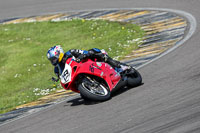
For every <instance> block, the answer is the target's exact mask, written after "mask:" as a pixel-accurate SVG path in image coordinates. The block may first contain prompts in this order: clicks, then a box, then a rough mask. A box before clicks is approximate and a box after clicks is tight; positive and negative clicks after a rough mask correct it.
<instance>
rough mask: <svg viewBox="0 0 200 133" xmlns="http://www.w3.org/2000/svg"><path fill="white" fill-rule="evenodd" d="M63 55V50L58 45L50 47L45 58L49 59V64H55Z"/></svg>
mask: <svg viewBox="0 0 200 133" xmlns="http://www.w3.org/2000/svg"><path fill="white" fill-rule="evenodd" d="M63 56H64V51H63V49H62V47H61V46H60V45H56V46H53V47H51V48H50V49H49V50H48V52H47V58H48V60H50V61H51V64H52V65H54V66H56V65H57V64H58V63H59V62H61V60H62V58H63Z"/></svg>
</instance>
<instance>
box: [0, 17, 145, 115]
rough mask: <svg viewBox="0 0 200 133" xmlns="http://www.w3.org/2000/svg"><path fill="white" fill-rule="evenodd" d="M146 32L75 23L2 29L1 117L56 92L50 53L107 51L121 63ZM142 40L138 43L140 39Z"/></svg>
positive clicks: (131, 27)
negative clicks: (54, 50)
mask: <svg viewBox="0 0 200 133" xmlns="http://www.w3.org/2000/svg"><path fill="white" fill-rule="evenodd" d="M143 36H144V31H143V30H141V28H140V27H139V26H137V25H134V24H127V23H119V22H109V21H103V20H80V19H73V20H70V21H62V22H50V21H49V22H36V23H20V24H8V25H0V113H5V112H7V111H10V110H12V109H14V108H15V107H16V106H18V105H21V104H24V103H27V102H31V101H34V100H36V99H38V98H40V97H41V96H42V95H47V94H48V93H51V92H53V91H55V88H54V87H53V86H52V85H53V82H52V81H51V80H50V78H51V77H52V76H54V74H53V66H52V65H51V64H50V62H49V61H48V60H47V58H46V52H47V50H48V49H49V48H50V47H51V46H53V45H56V44H60V45H61V46H62V47H63V49H64V50H65V51H67V50H69V49H84V50H88V49H90V48H99V49H105V50H106V51H107V52H108V54H109V55H110V56H111V57H114V58H115V59H122V58H123V57H124V56H125V55H127V54H129V53H130V52H131V51H132V50H133V49H136V48H137V47H138V45H139V44H141V40H142V39H141V38H142V37H143ZM138 38H139V39H138Z"/></svg>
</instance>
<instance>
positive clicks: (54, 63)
mask: <svg viewBox="0 0 200 133" xmlns="http://www.w3.org/2000/svg"><path fill="white" fill-rule="evenodd" d="M49 60H50V61H51V64H52V65H54V66H56V65H57V64H58V58H56V57H52V58H50V59H49Z"/></svg>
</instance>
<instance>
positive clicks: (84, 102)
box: [64, 83, 144, 106]
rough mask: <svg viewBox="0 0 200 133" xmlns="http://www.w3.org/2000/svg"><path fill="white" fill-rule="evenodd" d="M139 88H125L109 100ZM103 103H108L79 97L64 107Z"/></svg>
mask: <svg viewBox="0 0 200 133" xmlns="http://www.w3.org/2000/svg"><path fill="white" fill-rule="evenodd" d="M143 84H144V83H142V84H141V85H143ZM141 85H140V86H141ZM137 87H139V86H136V87H133V88H131V87H124V88H121V89H119V90H117V91H115V92H114V93H112V94H111V98H110V99H109V100H111V99H112V97H115V96H118V95H121V94H122V93H124V92H126V91H128V90H130V89H134V88H137ZM102 102H106V101H101V102H99V101H92V100H84V99H82V98H81V97H77V98H74V99H72V100H69V101H67V102H66V103H67V104H66V105H64V106H79V105H94V104H99V103H102Z"/></svg>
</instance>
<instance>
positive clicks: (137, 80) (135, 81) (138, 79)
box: [128, 68, 142, 87]
mask: <svg viewBox="0 0 200 133" xmlns="http://www.w3.org/2000/svg"><path fill="white" fill-rule="evenodd" d="M132 69H133V71H134V73H133V74H130V75H129V76H128V86H129V87H136V86H139V85H141V84H142V76H141V75H140V73H139V72H138V71H137V70H136V69H134V68H132Z"/></svg>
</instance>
